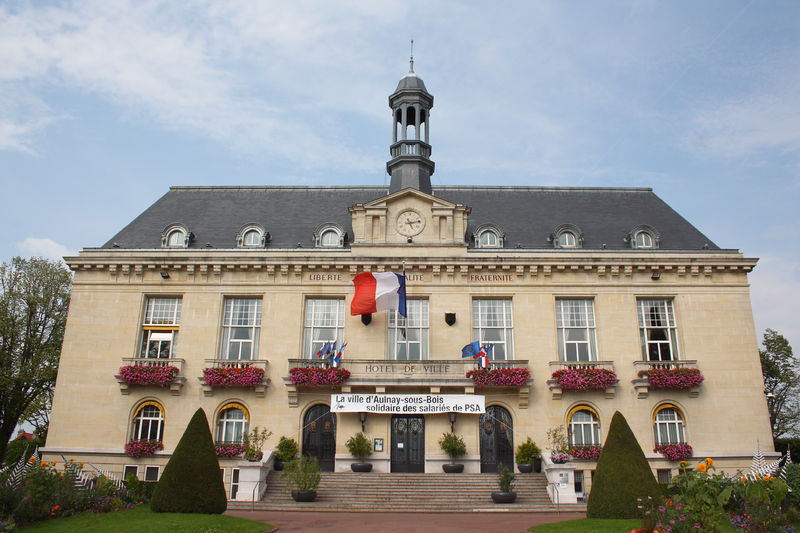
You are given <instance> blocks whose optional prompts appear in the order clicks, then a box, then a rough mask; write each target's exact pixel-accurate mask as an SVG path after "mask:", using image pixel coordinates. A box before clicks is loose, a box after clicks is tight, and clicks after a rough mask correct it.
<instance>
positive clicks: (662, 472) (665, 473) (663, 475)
mask: <svg viewBox="0 0 800 533" xmlns="http://www.w3.org/2000/svg"><path fill="white" fill-rule="evenodd" d="M656 477H657V479H658V482H659V483H660V484H662V485H669V484H670V483H672V470H670V469H669V468H659V469H658V470H656Z"/></svg>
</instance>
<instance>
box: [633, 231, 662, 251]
mask: <svg viewBox="0 0 800 533" xmlns="http://www.w3.org/2000/svg"><path fill="white" fill-rule="evenodd" d="M626 240H627V241H628V242H630V245H631V248H636V249H639V248H641V249H644V250H647V249H653V248H658V246H659V242H660V240H661V239H660V236H659V234H658V232H657V231H656V230H655V229H653V228H651V227H650V226H645V225H642V226H637V227H635V228H633V230H631V232H630V233H629V234H628V238H627V239H626Z"/></svg>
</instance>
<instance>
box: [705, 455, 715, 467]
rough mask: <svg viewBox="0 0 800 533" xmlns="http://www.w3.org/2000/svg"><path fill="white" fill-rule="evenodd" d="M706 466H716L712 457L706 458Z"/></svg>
mask: <svg viewBox="0 0 800 533" xmlns="http://www.w3.org/2000/svg"><path fill="white" fill-rule="evenodd" d="M706 464H707V465H708V466H711V465H713V464H714V460H713V459H712V458H711V457H706Z"/></svg>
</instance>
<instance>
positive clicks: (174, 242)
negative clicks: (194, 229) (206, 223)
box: [161, 224, 192, 248]
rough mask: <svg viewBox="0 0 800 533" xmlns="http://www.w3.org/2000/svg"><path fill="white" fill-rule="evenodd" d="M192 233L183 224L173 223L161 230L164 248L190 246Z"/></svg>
mask: <svg viewBox="0 0 800 533" xmlns="http://www.w3.org/2000/svg"><path fill="white" fill-rule="evenodd" d="M191 238H192V234H191V233H189V230H188V229H187V228H186V226H184V225H183V224H172V225H170V226H167V227H166V228H164V231H162V232H161V247H162V248H188V247H189V242H190V241H191Z"/></svg>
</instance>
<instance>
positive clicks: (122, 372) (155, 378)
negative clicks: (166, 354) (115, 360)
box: [117, 365, 180, 387]
mask: <svg viewBox="0 0 800 533" xmlns="http://www.w3.org/2000/svg"><path fill="white" fill-rule="evenodd" d="M179 372H180V370H179V369H178V367H177V366H136V365H127V366H122V367H120V369H119V375H118V376H117V379H118V380H119V381H121V382H122V383H126V384H128V385H158V386H159V387H167V386H169V385H170V384H171V383H173V382H174V381H175V379H176V378H177V377H178V373H179Z"/></svg>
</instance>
